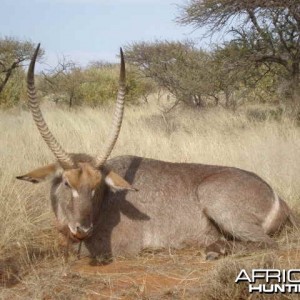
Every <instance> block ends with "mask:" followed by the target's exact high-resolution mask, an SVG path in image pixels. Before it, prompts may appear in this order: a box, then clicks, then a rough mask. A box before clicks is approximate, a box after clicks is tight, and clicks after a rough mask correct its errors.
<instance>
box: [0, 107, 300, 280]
mask: <svg viewBox="0 0 300 300" xmlns="http://www.w3.org/2000/svg"><path fill="white" fill-rule="evenodd" d="M42 110H43V111H44V115H45V119H46V120H47V122H48V125H49V127H50V128H51V130H52V132H53V133H54V135H55V136H56V137H57V139H58V141H59V142H60V143H61V144H62V145H63V147H64V148H65V150H66V151H69V152H87V153H90V154H96V153H98V152H99V151H101V149H102V148H103V143H104V142H105V140H106V137H107V135H108V131H109V128H110V122H111V118H112V113H113V109H112V108H110V107H106V108H102V109H91V108H80V109H78V110H70V111H69V110H62V109H58V108H56V107H50V106H48V107H47V106H44V107H42ZM124 154H132V155H138V156H146V157H150V158H155V159H161V160H168V161H177V162H196V163H204V164H221V165H228V166H235V167H238V168H243V169H246V170H249V171H253V172H255V173H257V174H258V175H260V176H261V177H262V178H264V179H265V180H266V181H267V182H268V183H270V184H271V185H272V186H273V187H274V189H275V190H276V191H277V192H278V193H279V195H280V196H281V197H282V198H284V199H286V201H287V202H288V203H289V204H290V205H291V206H292V207H293V208H294V209H298V208H299V202H300V176H299V173H300V155H299V154H300V128H299V127H297V125H296V124H294V123H293V122H292V121H290V120H288V119H283V120H282V121H281V122H280V123H279V122H276V121H272V120H265V121H264V122H256V121H249V119H248V118H247V116H246V114H245V113H244V112H237V113H232V112H230V111H226V110H223V109H211V110H207V111H191V110H184V109H179V110H177V111H173V112H171V113H170V114H168V115H164V114H162V113H161V111H160V110H159V107H157V106H156V105H154V104H147V105H144V106H132V107H126V110H125V116H124V122H123V125H122V130H121V133H120V137H119V139H118V142H117V144H116V146H115V149H114V150H113V153H112V156H117V155H124ZM0 157H1V160H0V220H1V221H0V232H1V235H0V279H1V271H2V273H4V272H9V270H6V269H5V266H3V263H2V265H1V261H2V262H5V261H6V260H7V259H11V258H15V259H17V262H18V263H17V268H19V269H20V268H21V266H24V265H25V266H26V264H29V263H30V262H31V261H32V259H33V258H34V257H35V256H38V255H51V253H53V252H55V251H56V250H57V241H56V235H55V230H54V229H53V226H52V213H51V211H50V205H49V199H48V194H49V184H48V183H42V184H39V185H32V184H30V183H25V182H19V181H16V180H15V176H17V175H21V174H23V173H25V172H27V171H29V170H31V169H34V168H36V167H39V166H41V165H45V164H48V163H51V162H53V155H52V154H51V152H50V151H49V149H48V148H47V146H46V145H45V143H44V141H43V140H42V139H41V137H40V136H39V134H38V131H37V129H36V128H35V125H34V123H33V121H32V117H31V115H30V113H29V112H27V111H22V110H14V111H6V112H0ZM1 268H2V269H1ZM24 268H25V267H24Z"/></svg>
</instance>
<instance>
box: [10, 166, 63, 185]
mask: <svg viewBox="0 0 300 300" xmlns="http://www.w3.org/2000/svg"><path fill="white" fill-rule="evenodd" d="M58 168H59V166H58V165H57V164H50V165H47V166H44V167H41V168H38V169H35V170H33V171H31V172H29V173H27V174H25V175H22V176H17V177H16V178H17V179H20V180H26V181H30V182H32V183H40V182H42V181H44V180H46V179H48V178H51V177H52V176H54V174H55V173H56V171H57V170H58Z"/></svg>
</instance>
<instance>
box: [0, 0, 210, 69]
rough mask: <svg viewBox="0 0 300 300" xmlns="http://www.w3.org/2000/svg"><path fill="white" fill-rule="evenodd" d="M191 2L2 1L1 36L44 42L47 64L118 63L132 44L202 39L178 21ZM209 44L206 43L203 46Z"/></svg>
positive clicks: (138, 0) (184, 0)
mask: <svg viewBox="0 0 300 300" xmlns="http://www.w3.org/2000/svg"><path fill="white" fill-rule="evenodd" d="M185 2H186V0H113V1H105V0H0V36H1V37H2V38H3V37H5V36H13V37H16V38H18V39H24V40H25V39H30V40H31V41H32V42H34V43H38V42H40V43H41V44H42V47H43V49H44V50H45V51H46V57H45V63H44V65H42V66H39V68H47V64H48V65H50V66H55V64H56V62H57V58H58V57H61V56H62V55H65V56H66V57H68V58H70V59H72V60H74V61H76V62H78V63H80V64H82V65H85V64H86V63H87V62H89V61H91V60H106V61H112V62H115V61H116V55H117V54H118V51H119V47H120V46H124V45H127V44H128V43H131V42H133V41H135V42H138V41H154V40H156V39H167V40H184V39H192V38H198V37H200V36H201V31H200V30H197V31H195V32H193V28H191V27H190V28H188V27H182V26H179V25H177V24H176V23H175V22H174V19H175V17H176V16H178V14H179V9H178V8H177V6H176V5H180V4H182V3H185ZM205 46H206V45H204V44H203V47H205Z"/></svg>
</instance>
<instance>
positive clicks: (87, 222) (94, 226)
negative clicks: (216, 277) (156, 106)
mask: <svg viewBox="0 0 300 300" xmlns="http://www.w3.org/2000/svg"><path fill="white" fill-rule="evenodd" d="M38 51H39V45H38V47H37V49H36V51H35V53H34V55H33V58H32V60H31V63H30V66H29V69H28V74H27V89H28V98H29V107H30V110H31V112H32V115H33V119H34V121H35V123H36V126H37V128H38V130H39V131H40V134H41V135H42V137H43V139H44V140H45V142H46V143H47V145H48V146H49V148H50V150H51V151H52V152H53V154H54V155H55V157H56V159H57V162H56V163H53V164H50V165H48V166H44V167H41V168H39V169H36V170H33V171H31V172H29V173H27V174H25V175H23V176H19V177H17V178H18V179H22V180H27V181H30V182H33V183H39V182H41V181H43V180H45V179H48V178H51V180H52V185H51V203H52V207H53V211H54V213H55V216H56V220H57V227H58V230H59V231H60V232H61V233H63V235H64V236H65V237H66V238H67V239H68V240H72V241H73V242H79V241H84V243H85V246H86V247H87V249H88V250H89V252H90V253H91V254H92V256H98V257H105V258H111V257H112V256H114V255H126V254H129V255H130V254H131V255H133V254H136V253H138V252H139V251H141V250H142V249H144V248H147V247H151V248H157V247H179V246H181V245H183V244H185V243H189V242H191V241H192V242H195V243H197V244H198V245H199V246H202V247H204V248H206V258H207V259H214V258H217V257H218V256H219V255H221V254H225V253H226V251H227V248H226V247H227V245H228V244H230V243H231V242H227V241H246V242H253V243H258V244H262V245H264V246H266V247H276V242H275V241H274V240H273V239H272V238H271V237H270V235H271V234H273V233H275V232H276V231H278V230H280V228H281V227H282V225H283V224H284V223H285V222H286V221H287V220H290V221H291V222H292V223H294V221H293V217H292V213H291V211H290V209H289V207H288V206H287V204H286V203H285V202H284V201H283V200H282V199H281V198H280V197H279V196H278V195H277V194H276V193H275V191H274V190H273V189H272V188H271V187H270V186H269V185H268V184H267V183H266V182H265V181H264V180H262V179H261V178H260V177H258V176H257V175H256V174H253V173H250V172H247V171H244V170H241V169H237V168H231V167H224V166H214V165H202V164H193V163H170V162H164V161H158V160H153V159H148V158H143V157H136V156H120V157H116V158H113V159H110V160H107V158H108V156H109V155H110V153H111V151H112V149H113V147H114V145H115V142H116V140H117V137H118V134H119V131H120V127H121V122H122V117H123V108H124V96H125V63H124V57H123V53H122V49H121V68H120V81H119V91H118V96H117V104H116V109H115V113H114V118H113V123H112V124H113V125H112V131H111V134H110V137H109V139H108V142H107V144H106V146H105V147H104V149H105V151H104V152H103V154H102V155H99V156H97V157H95V158H94V157H91V156H89V155H87V154H68V153H66V152H65V151H64V150H63V149H62V147H61V146H60V145H59V143H58V142H57V141H56V139H55V138H54V136H53V135H52V133H51V132H50V130H49V129H48V127H47V125H46V123H45V121H44V118H43V116H42V113H41V111H40V108H39V103H38V101H37V97H36V91H35V85H34V66H35V61H36V57H37V54H38ZM225 237H226V239H225Z"/></svg>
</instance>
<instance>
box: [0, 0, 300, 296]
mask: <svg viewBox="0 0 300 300" xmlns="http://www.w3.org/2000/svg"><path fill="white" fill-rule="evenodd" d="M183 3H184V4H182V3H181V6H180V8H179V10H178V16H177V22H178V23H180V24H183V25H187V24H191V25H193V26H195V28H202V27H204V28H206V35H207V36H211V35H213V36H214V35H218V34H221V35H224V36H225V39H224V40H223V41H222V42H220V43H218V44H212V45H211V47H210V48H205V49H204V48H201V47H200V46H199V43H198V42H196V41H191V40H185V41H167V40H162V41H154V42H148V41H139V42H135V43H132V44H127V45H125V47H124V48H125V56H126V62H127V98H126V101H127V105H126V108H125V116H124V122H123V125H122V130H121V133H120V137H119V139H118V142H117V144H116V147H115V148H114V151H113V153H112V156H117V155H123V154H132V155H139V156H145V157H150V158H155V159H160V160H168V161H177V162H196V163H206V164H220V165H229V166H235V167H239V168H242V169H246V170H249V171H253V172H255V173H257V174H258V175H259V176H261V177H262V178H264V179H265V180H266V181H267V182H268V183H270V184H271V186H272V187H274V189H275V190H276V192H277V193H278V194H279V195H280V196H281V197H282V198H283V199H285V200H286V201H287V203H288V204H289V205H290V207H291V208H292V210H293V211H294V212H295V214H296V215H299V213H300V205H299V202H300V179H299V175H298V174H299V171H300V167H299V166H300V158H299V157H300V156H299V149H300V127H299V108H300V105H299V104H300V97H299V96H300V94H299V92H300V90H299V63H300V47H299V43H300V38H299V34H300V1H298V0H294V1H292V0H288V1H276V0H273V1H264V0H251V1H244V0H190V1H185V2H183ZM34 46H35V45H34V43H33V42H31V41H21V40H18V39H15V38H10V37H6V38H1V39H0V107H1V110H0V158H1V159H0V220H1V221H0V232H1V235H0V286H1V288H0V298H2V299H228V300H229V299H264V298H268V297H267V296H263V295H253V296H250V295H249V293H248V290H247V285H245V284H240V285H237V284H235V282H234V281H235V278H236V276H237V274H238V272H239V271H240V269H242V268H245V269H247V270H249V269H251V268H267V267H268V268H279V269H289V268H294V269H297V268H300V252H299V249H300V247H299V234H298V232H297V231H296V230H295V229H291V228H289V227H286V228H284V230H283V232H282V233H281V234H280V235H278V236H276V237H275V238H276V240H277V241H278V244H279V250H276V251H275V250H273V251H271V250H270V251H266V250H264V251H262V250H260V251H252V252H249V251H247V249H242V250H241V251H239V252H238V253H237V254H234V255H233V256H229V257H226V258H224V259H221V260H219V261H214V262H205V261H204V258H203V255H202V252H201V249H199V248H197V247H191V246H189V247H186V248H182V249H147V250H145V251H144V252H143V253H141V254H140V255H139V256H138V257H133V258H124V257H116V258H115V261H114V262H113V263H111V264H109V265H106V266H97V267H95V266H89V264H88V260H87V259H86V258H85V257H83V258H82V259H81V260H77V259H76V255H75V252H74V253H71V257H70V259H69V262H68V263H66V261H65V258H64V251H63V249H62V246H61V244H60V241H59V238H58V236H57V232H56V229H55V227H54V217H53V214H52V212H51V208H50V203H49V195H48V194H49V183H41V184H39V185H31V184H29V183H24V182H20V181H16V180H15V176H16V175H20V174H23V173H25V172H27V171H28V170H32V169H33V168H35V167H39V166H41V165H45V164H48V163H50V162H52V161H53V156H52V154H51V153H50V151H49V150H48V148H47V146H46V145H45V144H44V142H43V141H42V139H41V138H40V136H39V134H38V131H37V130H36V128H35V126H34V124H33V122H32V117H31V115H30V113H29V112H28V111H27V109H26V87H25V76H26V66H27V63H28V59H29V58H30V57H31V55H32V53H33V50H34ZM46 50H47V49H45V50H43V51H41V52H40V54H39V61H40V62H42V61H43V58H44V57H45V55H46V54H47V52H46ZM118 73H119V66H118V64H111V63H105V62H101V61H100V62H95V61H93V62H91V63H90V64H89V65H87V66H84V67H83V66H80V65H78V64H77V63H76V62H73V61H70V60H68V59H66V58H61V60H60V62H59V63H58V65H57V66H55V67H53V68H52V69H49V70H43V71H42V72H40V73H38V74H37V76H36V80H37V88H38V95H39V98H40V99H41V101H42V110H43V112H44V115H45V119H46V120H47V123H48V124H49V127H51V130H52V131H53V133H54V135H55V136H56V137H57V139H58V141H59V142H60V143H61V144H62V145H63V147H64V148H65V149H66V150H67V151H70V152H87V153H90V154H96V153H98V152H99V150H100V149H101V147H102V145H103V141H105V139H106V137H107V134H108V130H109V124H110V122H111V116H112V111H113V110H112V105H113V102H114V100H115V97H116V92H117V86H118ZM281 296H282V295H280V294H278V295H273V296H272V299H282V298H281ZM284 297H285V299H298V298H297V294H285V295H284Z"/></svg>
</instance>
